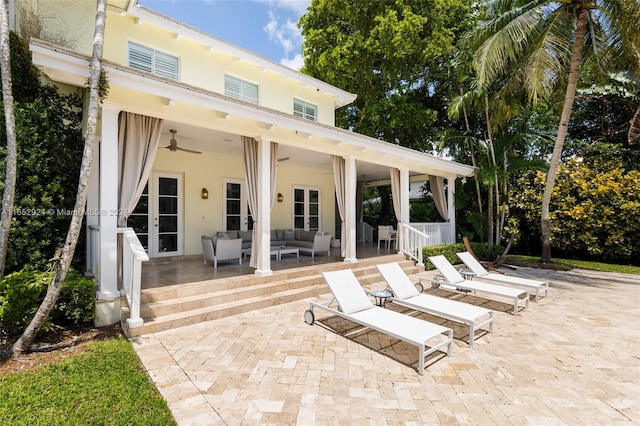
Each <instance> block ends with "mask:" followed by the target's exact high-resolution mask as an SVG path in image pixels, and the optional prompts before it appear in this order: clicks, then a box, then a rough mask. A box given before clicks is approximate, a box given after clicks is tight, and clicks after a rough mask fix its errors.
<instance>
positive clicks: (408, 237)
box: [396, 223, 431, 266]
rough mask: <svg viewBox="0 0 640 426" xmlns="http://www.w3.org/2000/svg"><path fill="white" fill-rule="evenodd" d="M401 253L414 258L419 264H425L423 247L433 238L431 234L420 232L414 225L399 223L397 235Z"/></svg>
mask: <svg viewBox="0 0 640 426" xmlns="http://www.w3.org/2000/svg"><path fill="white" fill-rule="evenodd" d="M396 238H397V239H398V240H397V244H398V248H399V251H400V253H402V254H404V255H406V256H408V257H410V258H412V259H413V260H415V261H416V264H417V265H418V266H424V261H423V256H422V248H423V247H424V246H427V245H429V244H427V242H428V241H429V240H430V239H431V238H430V237H429V235H427V234H425V233H424V232H420V231H419V230H417V229H416V228H414V227H413V226H412V225H404V224H402V223H399V224H398V234H397V237H396Z"/></svg>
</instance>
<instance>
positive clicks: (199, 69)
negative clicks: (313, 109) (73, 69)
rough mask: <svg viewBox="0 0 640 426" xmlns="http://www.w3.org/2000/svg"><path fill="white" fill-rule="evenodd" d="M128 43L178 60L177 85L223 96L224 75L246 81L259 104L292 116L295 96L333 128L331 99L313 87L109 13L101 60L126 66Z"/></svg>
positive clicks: (319, 119) (161, 30)
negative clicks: (256, 91) (255, 89)
mask: <svg viewBox="0 0 640 426" xmlns="http://www.w3.org/2000/svg"><path fill="white" fill-rule="evenodd" d="M129 41H132V42H135V43H138V44H141V45H144V46H147V47H150V48H153V49H156V50H158V51H161V52H164V53H167V54H170V55H173V56H176V57H178V61H179V74H180V82H182V83H185V84H188V85H191V86H196V87H200V88H203V89H205V90H209V91H213V92H217V93H222V94H224V75H225V73H226V74H229V75H232V76H234V77H237V78H240V79H243V80H246V81H248V82H251V83H254V84H257V85H258V86H259V96H260V105H261V106H264V107H267V108H271V109H274V110H278V111H281V112H284V113H286V114H293V98H294V97H296V98H298V99H301V100H303V101H306V102H310V103H313V104H315V105H317V106H318V122H321V123H324V124H328V125H334V123H335V112H334V105H333V97H332V96H326V95H323V94H322V92H319V91H318V90H316V89H315V88H306V87H304V86H303V85H302V84H300V83H298V82H295V81H285V79H284V78H282V76H281V75H279V74H277V73H275V72H271V71H263V70H261V69H258V67H257V66H256V65H254V64H251V63H250V62H248V61H245V60H240V61H238V60H237V58H234V57H232V56H230V55H228V54H226V53H224V52H221V51H219V50H214V51H213V52H210V51H209V50H208V48H207V46H204V45H203V44H201V43H196V42H194V41H192V40H189V39H188V38H186V37H182V38H180V39H175V37H174V34H173V33H171V32H169V31H167V30H164V29H162V28H161V27H158V26H156V25H154V24H152V23H149V22H144V21H143V22H142V23H141V24H136V23H135V20H134V18H133V17H131V16H119V15H116V14H109V15H108V18H107V26H106V30H105V44H104V53H103V56H104V59H106V60H109V61H113V62H116V63H120V64H125V65H126V64H127V45H128V42H129Z"/></svg>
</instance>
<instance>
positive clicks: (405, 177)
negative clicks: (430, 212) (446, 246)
mask: <svg viewBox="0 0 640 426" xmlns="http://www.w3.org/2000/svg"><path fill="white" fill-rule="evenodd" d="M399 170H400V224H399V226H398V228H400V227H401V226H402V225H408V224H409V223H410V221H411V215H410V207H409V186H410V182H409V169H399ZM403 246H404V244H403V241H402V230H401V229H398V232H397V233H396V249H397V250H398V253H402V249H404V247H403Z"/></svg>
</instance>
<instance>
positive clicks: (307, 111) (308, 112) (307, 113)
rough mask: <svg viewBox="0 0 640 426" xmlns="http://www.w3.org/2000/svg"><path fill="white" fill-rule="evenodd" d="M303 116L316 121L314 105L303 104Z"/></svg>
mask: <svg viewBox="0 0 640 426" xmlns="http://www.w3.org/2000/svg"><path fill="white" fill-rule="evenodd" d="M304 117H305V118H306V119H308V120H312V121H316V106H315V105H311V104H305V106H304Z"/></svg>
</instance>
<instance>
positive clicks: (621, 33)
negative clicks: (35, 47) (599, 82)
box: [474, 0, 640, 262]
mask: <svg viewBox="0 0 640 426" xmlns="http://www.w3.org/2000/svg"><path fill="white" fill-rule="evenodd" d="M486 5H487V9H486V20H484V21H481V22H480V24H479V26H478V27H477V28H476V29H475V31H474V41H475V45H474V47H476V49H475V54H474V63H475V66H476V71H477V74H478V78H477V79H478V84H479V85H480V87H483V86H485V85H487V84H490V83H491V81H493V80H494V79H495V78H498V77H500V78H505V76H507V78H508V79H509V83H508V84H511V85H514V86H517V85H519V86H521V87H524V89H525V90H526V91H527V93H528V95H529V99H530V100H531V101H532V102H536V101H537V100H538V99H540V98H543V97H546V96H548V95H549V94H550V93H551V92H553V90H554V89H556V88H558V87H565V93H564V102H563V107H562V113H561V115H560V123H559V126H558V131H557V135H556V140H555V144H554V148H553V153H552V156H551V160H550V163H549V170H548V172H547V180H546V185H545V190H544V194H543V197H542V209H541V215H540V224H541V231H542V232H541V233H542V260H543V261H545V262H550V261H551V229H550V218H549V204H550V202H551V194H552V190H553V186H554V184H555V179H556V172H557V169H558V164H559V162H560V157H561V154H562V148H563V145H564V141H565V138H566V136H567V130H568V125H569V118H570V116H571V111H572V109H573V103H574V99H575V95H576V90H577V87H578V79H579V75H580V71H581V69H582V67H583V65H585V64H588V65H589V67H590V69H591V70H593V71H594V72H600V73H603V74H605V73H608V72H613V71H616V70H617V67H618V66H619V64H621V63H623V62H620V58H622V57H624V59H625V61H628V62H627V63H628V65H627V66H628V67H634V68H637V67H638V58H637V56H636V57H634V56H633V55H631V54H629V53H630V52H631V51H632V50H633V49H631V48H629V46H630V45H632V44H634V43H635V41H633V40H632V39H635V40H637V23H638V22H640V21H639V20H638V17H640V11H639V9H640V6H639V5H638V2H637V0H561V1H551V0H490V1H489V2H487V3H486ZM629 17H632V19H631V20H629ZM629 22H635V23H636V24H635V26H634V28H635V29H634V31H629V28H627V27H625V25H626V26H628V25H629Z"/></svg>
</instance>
